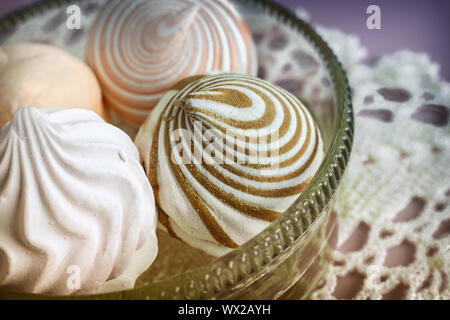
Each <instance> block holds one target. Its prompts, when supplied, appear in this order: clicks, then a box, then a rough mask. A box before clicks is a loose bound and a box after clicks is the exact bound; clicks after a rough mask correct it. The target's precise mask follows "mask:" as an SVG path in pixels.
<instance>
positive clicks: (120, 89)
mask: <svg viewBox="0 0 450 320" xmlns="http://www.w3.org/2000/svg"><path fill="white" fill-rule="evenodd" d="M86 58H87V61H88V63H89V65H90V66H91V67H92V68H93V69H94V71H95V72H96V74H97V77H98V78H99V81H100V83H101V85H102V88H103V90H104V96H105V100H106V102H107V104H108V106H110V107H111V108H112V109H113V110H114V111H115V112H116V114H117V115H118V116H119V117H120V118H122V119H123V120H124V121H126V122H128V123H129V124H132V125H133V124H134V125H139V124H142V122H144V120H145V118H146V116H147V115H148V113H149V111H151V110H152V109H153V107H154V106H155V105H156V103H157V102H158V100H159V99H160V98H161V96H162V95H163V94H164V92H166V91H167V90H168V89H170V88H171V87H172V86H173V85H174V84H175V83H176V82H177V81H179V80H180V79H183V78H185V77H187V76H191V75H196V74H201V73H204V72H206V71H211V70H222V71H234V72H240V73H248V74H256V68H257V61H256V60H257V59H256V51H255V47H254V44H253V40H252V37H251V33H250V31H249V29H248V27H247V25H246V23H245V22H244V21H243V20H242V18H241V17H240V16H239V14H238V12H237V11H236V10H235V9H234V7H233V6H232V5H231V4H230V3H229V2H228V1H227V0H215V1H211V0H151V1H148V0H120V1H119V0H114V1H108V2H107V4H106V5H105V6H104V7H103V9H102V11H101V12H100V14H99V16H98V18H97V20H96V22H95V24H94V26H93V27H92V29H91V30H90V32H89V37H88V43H87V57H86Z"/></svg>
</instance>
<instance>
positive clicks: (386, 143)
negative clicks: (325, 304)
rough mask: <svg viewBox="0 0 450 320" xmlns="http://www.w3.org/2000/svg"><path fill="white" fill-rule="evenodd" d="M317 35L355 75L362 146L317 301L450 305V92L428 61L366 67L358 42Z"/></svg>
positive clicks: (330, 33)
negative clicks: (418, 301)
mask: <svg viewBox="0 0 450 320" xmlns="http://www.w3.org/2000/svg"><path fill="white" fill-rule="evenodd" d="M317 29H318V31H319V32H320V33H321V35H322V36H323V37H324V38H325V39H326V40H327V42H328V43H329V44H330V46H331V47H332V49H333V50H334V51H335V53H336V54H337V56H338V57H339V59H340V60H341V62H342V63H343V65H344V68H345V69H346V71H347V75H348V78H349V82H350V85H351V87H352V92H353V107H354V114H355V141H354V147H353V151H352V156H351V160H350V163H349V165H348V170H347V172H346V175H345V178H344V179H343V181H342V183H341V185H340V192H339V197H338V199H337V202H336V204H335V206H334V210H335V211H336V212H337V214H338V221H339V232H338V241H337V246H336V248H335V249H334V251H333V253H332V257H333V260H332V263H331V265H330V268H329V271H328V274H327V275H326V277H325V278H324V279H323V280H322V281H321V283H320V285H319V287H318V288H317V290H316V291H315V292H314V293H313V298H314V299H334V298H341V299H342V298H344V299H351V298H354V299H449V298H450V285H449V283H450V278H449V276H450V126H449V113H450V84H449V83H448V82H445V81H442V80H441V79H440V78H439V66H438V65H436V64H435V63H433V62H432V61H430V58H429V57H428V56H427V55H426V54H418V53H413V52H410V51H401V52H397V53H394V54H390V55H385V56H383V57H381V58H379V59H377V60H376V61H372V62H370V63H368V64H363V63H362V62H361V61H362V58H363V57H364V56H365V52H366V50H365V49H364V48H362V47H361V46H360V44H359V41H358V39H357V38H356V37H353V36H348V35H345V34H343V33H342V32H339V31H337V30H330V29H327V28H323V27H318V28H317Z"/></svg>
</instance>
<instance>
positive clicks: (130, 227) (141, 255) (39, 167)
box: [0, 107, 158, 295]
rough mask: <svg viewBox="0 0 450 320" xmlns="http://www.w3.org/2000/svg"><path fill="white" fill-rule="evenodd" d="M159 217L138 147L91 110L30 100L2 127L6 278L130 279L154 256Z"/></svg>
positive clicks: (35, 281) (16, 282) (88, 288)
mask: <svg viewBox="0 0 450 320" xmlns="http://www.w3.org/2000/svg"><path fill="white" fill-rule="evenodd" d="M156 224H157V219H156V211H155V203H154V197H153V193H152V189H151V186H150V184H149V182H148V179H147V178H146V176H145V172H144V170H143V169H142V166H141V164H140V163H139V154H138V151H137V149H136V147H135V146H134V144H133V142H132V141H131V140H130V138H129V137H128V136H127V135H126V134H125V133H123V132H122V131H121V130H119V129H117V128H115V127H113V126H111V125H109V124H107V123H105V122H104V121H103V120H102V119H101V118H100V117H99V116H98V115H97V114H95V113H94V112H92V111H88V110H82V109H66V110H64V109H41V110H38V109H36V108H29V107H27V108H23V109H20V110H19V111H17V112H16V113H15V114H14V116H13V119H12V120H11V122H9V123H8V124H6V125H5V126H4V127H3V129H2V130H1V131H0V286H4V287H6V288H10V289H13V290H18V291H22V292H31V293H44V294H64V295H68V294H87V293H97V292H109V291H116V290H122V289H129V288H132V287H133V285H134V282H135V280H136V278H137V277H138V276H139V275H140V274H141V273H142V272H143V271H145V270H146V269H147V268H148V266H149V265H150V264H151V263H152V262H153V261H154V259H155V257H156V254H157V250H158V247H157V239H156V234H155V231H156Z"/></svg>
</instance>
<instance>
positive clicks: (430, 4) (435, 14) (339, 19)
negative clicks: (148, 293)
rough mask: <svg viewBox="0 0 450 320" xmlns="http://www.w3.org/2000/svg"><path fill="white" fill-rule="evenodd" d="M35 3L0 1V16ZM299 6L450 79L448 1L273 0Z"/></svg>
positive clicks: (378, 51) (375, 52) (317, 19)
mask: <svg viewBox="0 0 450 320" xmlns="http://www.w3.org/2000/svg"><path fill="white" fill-rule="evenodd" d="M35 1H36V0H15V1H10V0H0V16H3V15H4V14H7V13H9V12H11V11H13V10H15V9H17V8H19V7H21V6H24V5H27V4H30V3H32V2H35ZM276 1H277V2H279V3H281V4H283V5H285V6H288V7H290V8H296V7H298V6H301V7H302V8H304V9H305V10H306V11H307V12H309V14H310V16H311V22H312V23H313V24H315V23H317V24H321V25H324V26H327V27H335V28H338V29H340V30H342V31H344V32H347V33H352V34H355V35H357V36H359V38H360V39H361V43H362V44H363V45H364V46H365V47H367V48H368V50H369V54H370V56H379V55H382V54H386V53H392V52H394V51H397V50H401V49H410V50H413V51H417V52H425V53H427V54H429V55H430V56H431V58H432V59H433V60H434V61H436V62H438V63H439V64H440V65H441V75H442V76H443V77H444V78H445V79H446V80H450V65H449V61H450V59H449V58H450V36H449V32H450V1H448V0H428V1H425V0H402V1H392V0H345V1H336V0H276ZM371 4H376V5H378V6H379V7H380V9H381V27H382V29H381V30H369V29H367V27H366V19H367V17H368V14H366V9H367V7H368V6H369V5H371Z"/></svg>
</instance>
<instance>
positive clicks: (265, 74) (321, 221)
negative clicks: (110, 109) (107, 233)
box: [0, 0, 353, 299]
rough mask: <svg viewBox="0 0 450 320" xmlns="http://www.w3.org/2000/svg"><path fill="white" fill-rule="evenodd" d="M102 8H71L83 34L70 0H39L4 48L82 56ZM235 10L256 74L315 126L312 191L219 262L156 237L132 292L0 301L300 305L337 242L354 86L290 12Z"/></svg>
mask: <svg viewBox="0 0 450 320" xmlns="http://www.w3.org/2000/svg"><path fill="white" fill-rule="evenodd" d="M103 2H105V0H90V1H81V2H79V1H77V3H78V4H79V5H80V6H81V9H82V12H83V14H84V15H83V19H85V21H84V22H83V28H82V29H81V30H68V29H67V28H65V23H64V22H65V19H66V17H67V16H65V8H66V7H67V6H68V5H69V4H71V1H69V0H45V1H41V2H38V3H36V4H34V5H32V6H29V7H26V8H24V9H22V10H20V11H17V12H14V13H12V14H10V15H8V16H6V17H4V18H2V19H1V20H0V42H1V43H14V42H22V41H36V42H47V43H51V44H54V45H57V46H60V47H63V48H65V49H66V50H68V51H69V52H71V53H72V54H74V55H75V56H78V57H79V58H84V44H85V39H84V38H85V33H86V29H85V28H88V27H89V25H91V23H92V21H93V20H94V19H95V15H96V12H97V10H98V8H99V7H100V5H101V4H102V3H103ZM233 3H234V4H235V5H236V8H237V9H238V10H239V11H240V12H241V14H242V15H243V17H244V18H245V20H246V21H247V23H248V25H249V27H250V29H251V31H252V33H253V36H254V40H255V43H256V45H257V51H258V56H259V62H260V68H259V76H260V77H261V78H264V79H266V80H269V81H272V82H274V83H276V84H278V85H280V86H282V87H284V88H286V89H287V90H289V91H291V92H292V93H294V94H296V95H297V96H298V97H299V98H300V99H301V100H302V101H303V102H304V103H305V104H306V105H307V107H308V108H309V109H310V111H311V113H312V114H313V116H314V118H315V120H316V122H317V123H318V125H319V127H320V130H321V133H322V138H323V140H324V159H323V162H322V164H321V166H320V168H319V170H318V171H317V173H316V174H315V175H314V177H313V179H312V181H311V182H310V184H309V185H308V187H307V188H306V189H305V190H304V192H303V193H302V194H301V195H300V196H299V197H298V199H297V200H296V201H295V202H294V203H293V204H292V206H291V207H290V208H289V209H288V210H287V211H286V212H285V213H284V214H283V215H282V216H281V217H280V218H279V219H278V220H276V221H275V222H273V223H272V224H271V225H270V226H269V227H268V228H267V229H266V230H265V231H263V232H261V233H260V234H258V235H257V236H255V237H254V238H253V239H251V240H250V241H248V242H247V243H246V244H244V245H242V246H241V247H239V248H237V249H235V250H233V251H232V252H230V253H229V254H227V255H225V256H223V257H221V258H218V259H214V258H212V257H209V256H207V255H205V254H202V253H200V252H197V251H196V250H195V249H191V248H189V247H187V246H186V245H184V244H182V243H180V242H178V241H176V240H173V239H170V238H169V237H168V236H167V235H165V234H162V233H161V232H160V233H159V237H160V246H161V248H160V253H159V257H158V259H157V261H156V262H155V263H154V265H153V266H152V267H150V269H149V270H148V271H147V272H146V273H145V274H144V275H142V276H141V277H140V278H139V279H138V281H137V283H136V286H135V288H134V289H132V290H128V291H122V292H112V293H107V294H99V295H89V296H67V297H56V296H45V295H35V294H25V293H19V292H13V291H10V290H6V289H0V299H48V298H51V299H55V298H56V299H74V298H76V299H301V298H307V297H308V296H309V294H310V293H311V291H312V290H314V289H315V288H316V286H317V283H318V282H319V280H320V278H321V277H322V276H323V275H324V273H325V272H326V270H327V265H328V262H329V254H330V246H332V245H333V241H334V240H335V238H334V236H333V235H335V233H334V231H335V226H336V224H335V222H336V217H335V215H334V214H333V213H332V212H331V205H332V202H333V200H334V199H335V198H336V192H337V190H338V186H339V181H340V180H341V177H342V175H343V173H344V170H345V167H346V165H347V163H348V160H349V156H350V152H351V148H352V141H353V115H352V104H351V93H350V88H349V85H348V82H347V79H346V76H345V73H344V71H343V69H342V66H341V64H340V63H339V61H338V60H337V58H336V56H335V55H334V53H333V52H332V50H331V49H330V48H329V47H328V45H327V44H326V43H325V42H324V40H323V39H322V38H321V37H320V36H319V35H318V34H317V33H316V32H315V31H314V30H313V29H312V28H311V27H310V26H309V25H308V24H307V23H305V22H304V21H302V20H301V19H299V18H298V17H296V15H295V14H294V13H292V12H291V11H289V10H287V9H285V8H283V7H282V6H280V5H277V4H275V3H272V2H270V1H265V0H234V1H233ZM86 26H87V27H86ZM116 125H118V126H120V127H122V128H123V129H124V130H126V132H127V133H129V134H130V135H133V134H134V133H135V132H133V130H132V129H130V128H126V127H125V126H124V125H123V124H121V123H120V122H117V123H116ZM174 252H176V253H174Z"/></svg>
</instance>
